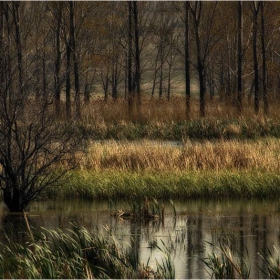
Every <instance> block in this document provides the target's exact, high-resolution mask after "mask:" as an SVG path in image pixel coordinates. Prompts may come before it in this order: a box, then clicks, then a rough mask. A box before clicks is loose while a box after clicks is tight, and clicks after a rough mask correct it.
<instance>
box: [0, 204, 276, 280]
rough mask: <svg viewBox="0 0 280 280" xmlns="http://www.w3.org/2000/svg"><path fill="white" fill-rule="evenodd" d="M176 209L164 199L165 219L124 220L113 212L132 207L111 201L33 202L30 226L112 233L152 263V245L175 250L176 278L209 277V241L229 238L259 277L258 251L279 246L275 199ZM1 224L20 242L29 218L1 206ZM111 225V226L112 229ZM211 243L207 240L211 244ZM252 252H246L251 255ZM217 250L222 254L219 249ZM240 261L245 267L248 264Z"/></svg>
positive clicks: (156, 255)
mask: <svg viewBox="0 0 280 280" xmlns="http://www.w3.org/2000/svg"><path fill="white" fill-rule="evenodd" d="M174 204H175V208H176V211H177V216H176V217H175V216H174V212H173V208H172V206H171V205H169V204H168V202H166V203H165V214H166V215H165V219H164V223H160V222H159V221H146V222H144V221H143V220H136V221H135V220H129V219H127V220H122V219H117V218H114V217H112V215H110V214H111V213H112V211H116V210H117V209H124V210H129V206H128V204H125V203H124V202H118V203H116V205H115V206H114V209H112V208H110V205H109V204H108V203H107V202H104V201H103V202H102V201H98V202H85V201H71V202H70V201H68V202H67V201H65V202H60V203H58V202H56V203H54V202H38V203H33V204H32V205H31V206H30V215H29V219H30V224H32V226H33V227H38V226H43V227H45V228H48V229H53V228H57V227H59V228H68V227H69V222H70V223H76V224H78V225H83V226H85V227H86V228H88V229H89V230H91V229H92V230H95V229H96V227H98V228H99V230H100V231H103V232H105V231H108V232H109V233H110V234H113V235H114V236H115V237H116V238H117V239H118V240H119V242H121V243H122V244H123V246H125V247H126V248H127V249H128V250H129V252H130V253H131V256H133V257H134V258H135V260H137V259H139V260H140V261H142V262H143V263H147V262H148V260H149V264H150V265H151V266H153V265H154V263H155V262H156V260H157V261H160V258H161V256H162V253H161V252H160V251H159V250H158V249H157V248H156V246H152V245H153V244H156V245H158V246H163V244H165V246H166V247H167V248H168V249H170V250H171V254H172V258H173V260H174V265H175V271H176V278H209V275H208V273H207V271H206V268H205V267H204V265H203V263H202V262H201V259H203V258H206V257H207V256H208V255H209V254H210V253H211V251H212V247H211V246H210V245H209V243H213V244H216V245H218V244H219V242H221V240H222V241H224V242H227V244H228V246H229V247H230V248H231V249H232V250H233V251H235V252H238V253H239V254H240V255H241V256H242V257H243V258H244V259H245V261H246V262H247V263H248V264H249V265H250V269H251V275H250V276H251V278H261V277H263V275H262V274H261V272H260V270H259V269H258V267H260V268H264V262H263V260H262V258H261V257H260V256H259V253H264V251H265V250H266V249H267V248H270V249H271V248H272V246H273V245H274V246H276V248H278V249H279V244H280V230H279V229H280V211H279V203H278V202H275V201H265V202H260V201H259V202H257V201H221V202H217V201H181V202H179V201H177V202H174ZM0 209H2V210H0V215H2V217H3V218H2V221H1V222H2V225H1V226H2V228H3V227H4V228H6V229H8V231H9V232H10V233H12V234H13V235H14V236H15V237H16V238H17V239H18V240H19V241H20V242H23V241H24V240H25V238H26V231H24V230H22V229H24V226H25V221H24V220H22V219H18V220H15V219H14V218H12V219H11V217H9V216H5V209H4V208H3V206H2V205H0ZM108 229H109V230H108ZM207 242H209V243H207ZM247 252H248V253H247ZM217 253H218V252H217ZM241 265H245V264H244V263H243V264H241Z"/></svg>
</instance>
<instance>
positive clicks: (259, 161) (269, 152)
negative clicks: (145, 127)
mask: <svg viewBox="0 0 280 280" xmlns="http://www.w3.org/2000/svg"><path fill="white" fill-rule="evenodd" d="M279 145H280V140H279V139H274V138H266V139H260V140H257V141H248V140H246V141H245V140H243V141H238V140H227V141H225V140H219V141H203V142H193V141H186V142H184V143H183V145H181V144H180V143H164V142H153V141H139V142H138V141H136V142H129V141H122V142H116V141H106V142H92V143H91V144H90V146H89V148H88V150H87V151H86V152H85V153H83V154H79V155H77V161H78V160H79V168H80V169H81V170H88V171H104V170H117V171H128V170H129V171H134V172H135V171H137V172H141V171H149V172H155V171H165V172H167V171H169V172H175V171H176V172H177V171H202V170H203V171H221V170H228V171H233V170H237V171H259V172H276V173H279V171H280V150H279Z"/></svg>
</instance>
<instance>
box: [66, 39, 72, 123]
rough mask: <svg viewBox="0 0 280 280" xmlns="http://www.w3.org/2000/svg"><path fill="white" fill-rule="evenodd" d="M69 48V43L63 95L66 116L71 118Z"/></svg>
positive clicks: (68, 45) (67, 44) (67, 43)
mask: <svg viewBox="0 0 280 280" xmlns="http://www.w3.org/2000/svg"><path fill="white" fill-rule="evenodd" d="M70 70H71V47H70V42H69V41H67V42H66V78H65V82H66V85H65V94H66V102H65V105H66V116H67V118H69V117H70V116H71V73H70V72H71V71H70Z"/></svg>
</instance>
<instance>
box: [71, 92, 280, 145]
mask: <svg viewBox="0 0 280 280" xmlns="http://www.w3.org/2000/svg"><path fill="white" fill-rule="evenodd" d="M206 107H207V108H206V117H205V118H203V119H201V118H200V117H199V101H198V100H197V99H195V98H194V99H193V100H192V108H191V112H190V118H189V119H188V120H186V112H185V100H184V97H183V96H176V97H174V98H172V99H171V100H170V101H166V100H164V99H160V100H159V99H149V98H143V100H142V106H141V114H136V115H133V116H131V114H129V113H128V109H127V101H126V100H124V99H119V100H117V101H112V100H109V101H107V102H105V101H103V100H102V99H98V98H97V99H96V98H95V99H93V100H92V101H91V103H90V104H89V105H84V106H83V109H82V117H81V119H80V120H78V121H76V124H75V126H76V127H75V130H76V133H78V134H79V135H83V136H84V137H86V138H90V139H95V140H99V139H115V140H120V139H127V140H134V139H143V138H146V139H162V140H163V139H164V140H179V141H181V140H182V139H186V138H190V139H220V138H226V139H232V138H241V139H243V138H256V137H262V136H276V137H279V136H280V125H279V113H278V108H279V104H278V103H277V102H273V104H271V106H270V111H269V115H264V114H263V113H261V112H260V114H259V115H255V113H254V111H253V106H252V104H251V103H250V102H249V103H246V102H244V110H243V113H242V114H240V113H239V112H238V111H237V110H236V107H234V106H233V105H232V104H230V103H228V102H221V101H220V100H219V99H214V100H213V101H212V102H210V101H209V102H208V105H207V106H206Z"/></svg>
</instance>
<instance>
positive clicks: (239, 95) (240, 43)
mask: <svg viewBox="0 0 280 280" xmlns="http://www.w3.org/2000/svg"><path fill="white" fill-rule="evenodd" d="M237 7H238V50H237V64H238V65H237V68H238V69H237V108H238V111H239V112H241V111H242V75H243V71H242V64H243V14H242V1H238V3H237Z"/></svg>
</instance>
